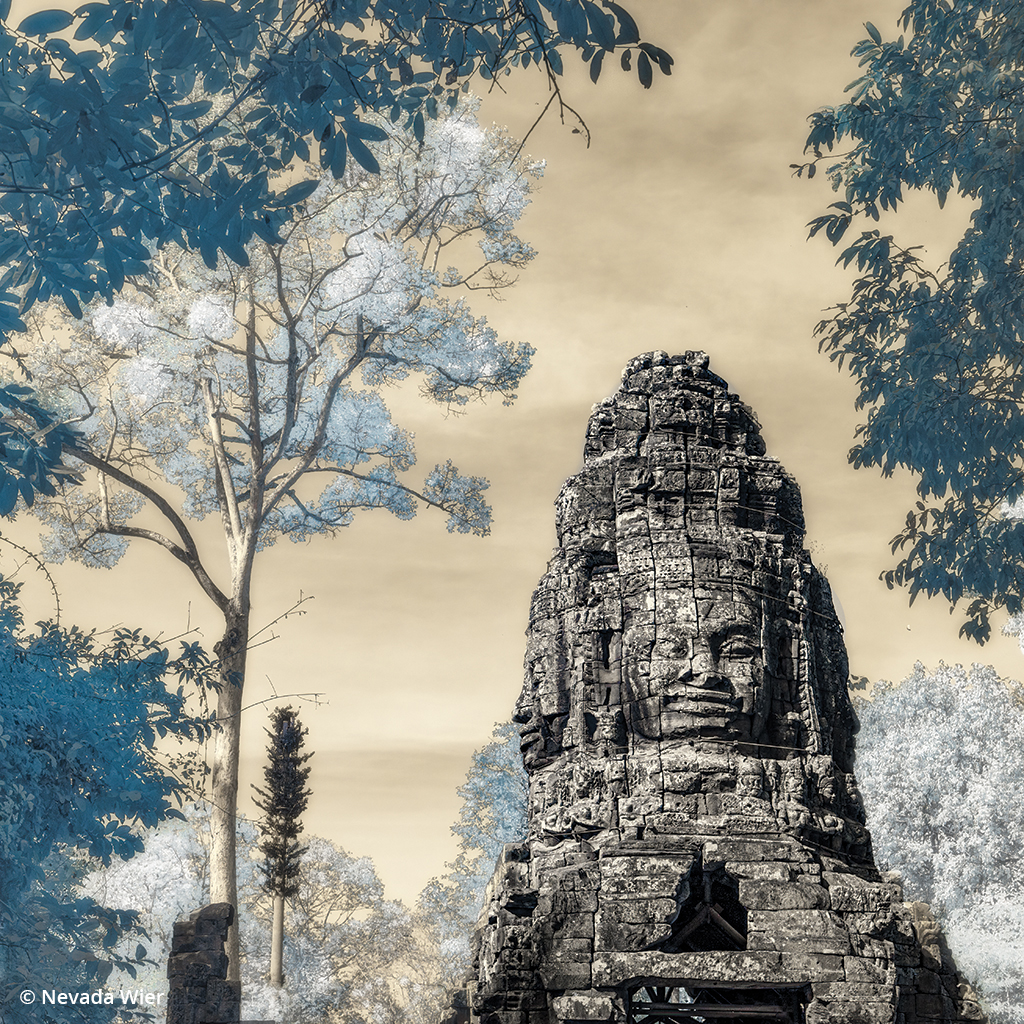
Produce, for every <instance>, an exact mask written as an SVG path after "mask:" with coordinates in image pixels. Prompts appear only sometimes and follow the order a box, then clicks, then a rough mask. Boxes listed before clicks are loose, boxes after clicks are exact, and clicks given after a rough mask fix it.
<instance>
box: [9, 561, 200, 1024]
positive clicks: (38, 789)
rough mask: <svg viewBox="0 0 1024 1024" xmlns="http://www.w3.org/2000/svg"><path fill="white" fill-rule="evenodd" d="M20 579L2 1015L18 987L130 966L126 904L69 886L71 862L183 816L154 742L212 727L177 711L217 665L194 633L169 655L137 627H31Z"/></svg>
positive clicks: (122, 851) (130, 917)
mask: <svg viewBox="0 0 1024 1024" xmlns="http://www.w3.org/2000/svg"><path fill="white" fill-rule="evenodd" d="M19 589H20V586H19V585H18V584H15V583H13V582H12V581H10V580H7V579H3V578H0V776H2V778H3V779H4V786H3V791H2V792H0V935H2V937H3V938H2V942H0V968H3V969H4V971H3V974H4V984H3V991H2V992H0V1000H3V1005H4V1015H5V1018H8V1017H9V1019H10V1020H15V1019H19V1018H18V1015H19V1013H21V1012H22V1011H23V1010H24V1012H26V1013H28V1012H29V1008H23V1007H21V1004H20V1003H19V1002H18V1001H17V999H16V998H15V999H14V1001H13V1002H11V1001H10V996H11V995H12V994H13V995H14V996H15V997H16V995H17V992H18V991H19V990H20V989H23V988H35V989H38V988H41V987H47V988H52V987H53V986H54V984H55V982H56V981H60V980H63V981H67V982H73V981H77V982H79V983H81V982H84V981H85V980H86V979H99V980H100V981H102V980H104V979H105V978H106V977H107V976H108V975H109V973H110V971H111V969H112V967H113V966H115V965H122V966H124V967H125V968H126V969H127V970H129V971H130V972H132V973H133V972H134V966H133V965H134V964H136V963H138V962H139V961H140V959H141V958H142V956H143V955H144V952H145V951H144V950H143V949H139V950H136V951H135V952H134V953H133V952H132V949H134V943H135V940H134V939H133V940H132V945H131V948H126V949H124V950H123V951H120V952H118V951H116V950H115V949H114V947H115V945H116V944H117V943H118V942H119V940H120V939H121V937H122V936H123V935H124V934H125V933H129V932H131V931H132V929H133V928H134V925H135V918H136V915H135V914H134V913H132V912H130V911H120V910H110V909H108V908H107V907H106V906H104V905H102V904H100V903H98V902H97V901H96V900H95V899H92V898H90V897H88V896H84V895H82V894H81V893H80V892H78V891H77V890H76V888H75V885H74V880H75V876H76V868H75V860H76V858H77V859H81V858H83V857H91V858H93V859H96V860H98V861H99V862H101V863H103V864H110V863H111V862H112V861H116V860H118V859H119V858H131V857H132V856H134V855H135V854H136V853H137V852H138V851H139V850H141V849H142V843H141V842H140V841H139V839H138V837H137V835H136V833H135V831H133V826H136V827H149V826H153V825H156V824H157V823H159V822H161V821H163V820H165V819H166V818H170V817H175V816H180V812H178V811H177V810H176V809H175V808H174V807H173V806H172V799H174V798H176V797H177V796H178V795H179V794H180V792H181V790H182V788H183V786H182V784H181V783H180V782H179V781H178V780H177V779H176V778H175V775H174V773H173V771H171V770H169V768H168V766H167V765H165V764H164V763H162V761H161V759H160V758H159V757H158V756H157V754H156V752H155V750H154V747H155V745H156V743H157V740H158V738H159V737H166V736H171V737H178V738H179V739H182V740H196V739H202V738H206V737H208V736H209V734H210V727H209V723H208V722H206V721H205V720H201V719H195V718H193V717H191V716H189V715H188V714H186V713H185V710H184V703H185V684H188V683H192V682H199V683H210V682H212V679H213V676H214V674H213V672H212V669H211V666H210V664H209V662H208V660H207V658H206V655H205V654H204V653H203V652H202V650H201V649H200V648H199V647H198V646H197V645H195V644H191V643H183V644H182V650H181V653H180V654H179V655H178V657H176V658H175V657H172V656H171V654H170V652H169V651H168V649H167V648H166V647H164V646H162V645H160V644H157V643H156V642H155V641H152V640H150V639H149V638H148V637H144V636H141V635H140V634H139V633H138V631H128V630H117V631H116V632H114V633H113V634H112V636H111V637H110V638H109V640H108V641H107V642H106V643H101V642H100V640H99V638H98V637H96V636H94V635H90V634H84V633H82V632H81V631H80V630H78V629H76V628H74V627H72V628H70V629H64V628H61V627H59V626H58V625H56V624H55V623H40V624H39V625H38V631H37V632H34V633H29V632H27V631H26V630H24V628H23V622H22V613H21V609H20V606H19V605H18V603H17V599H18V593H19ZM169 682H170V683H172V685H173V684H174V683H177V684H178V685H177V688H176V689H173V690H172V689H168V685H167V684H168V683H169ZM92 1009H95V1008H94V1007H93V1008H92ZM89 1010H90V1008H89V1007H85V1008H83V1010H82V1013H84V1014H85V1016H86V1017H88V1015H89ZM76 1012H77V1011H75V1010H74V1009H70V1010H68V1013H69V1014H70V1016H71V1017H74V1016H75V1013H76ZM29 1016H30V1017H31V1013H29ZM69 1019H70V1018H69Z"/></svg>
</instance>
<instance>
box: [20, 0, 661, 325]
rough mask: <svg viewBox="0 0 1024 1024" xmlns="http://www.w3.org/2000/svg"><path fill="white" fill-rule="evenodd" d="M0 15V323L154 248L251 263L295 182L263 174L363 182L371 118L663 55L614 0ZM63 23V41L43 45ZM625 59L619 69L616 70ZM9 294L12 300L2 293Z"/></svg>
mask: <svg viewBox="0 0 1024 1024" xmlns="http://www.w3.org/2000/svg"><path fill="white" fill-rule="evenodd" d="M9 12H10V0H4V2H3V3H0V217H2V220H0V267H6V268H7V269H6V271H5V272H4V273H2V274H0V291H3V290H6V293H5V294H7V298H2V297H0V329H3V330H10V329H18V330H20V329H22V327H21V323H22V321H21V316H22V315H23V314H24V313H25V312H26V311H27V310H28V309H30V308H31V307H32V305H33V304H34V303H35V302H36V301H37V300H38V301H46V300H47V299H50V298H51V297H59V298H60V299H61V300H62V301H63V302H64V303H65V304H66V306H67V308H68V309H69V310H70V311H71V312H72V313H73V314H74V315H75V316H76V317H78V316H81V315H82V314H81V307H82V304H83V303H86V302H88V301H90V300H91V299H92V298H93V297H94V296H97V295H99V296H102V297H103V298H104V299H106V300H107V301H110V300H111V299H112V297H113V295H114V294H115V293H116V292H118V291H119V290H120V289H121V288H122V287H123V285H124V282H125V279H126V277H132V276H135V275H139V274H143V273H145V272H146V271H147V270H148V269H149V268H150V267H151V265H152V257H153V254H154V252H155V251H156V250H158V249H160V248H162V247H164V246H165V245H167V244H169V243H172V242H173V243H175V244H177V245H178V246H180V247H181V248H187V249H190V250H193V251H197V252H200V253H202V255H203V258H204V260H205V261H206V263H207V265H208V266H210V267H214V266H216V264H217V259H218V254H219V253H225V254H226V255H227V256H228V257H229V258H230V259H231V260H233V261H234V262H235V263H237V264H238V265H240V266H245V265H247V262H248V257H247V254H246V247H247V246H248V245H249V244H250V243H251V242H252V241H253V240H254V239H262V240H263V241H264V242H267V243H270V244H276V243H279V242H280V240H281V235H280V233H281V231H282V230H283V228H284V226H285V224H286V223H287V222H288V220H289V217H290V211H291V208H292V207H293V206H294V205H295V204H296V203H299V202H301V200H302V199H303V198H304V196H305V195H307V194H308V192H307V191H306V189H307V187H308V186H306V185H303V184H299V185H292V186H291V187H289V188H286V189H284V190H283V191H280V192H278V191H276V188H277V185H276V184H275V176H276V175H278V174H279V173H280V172H282V171H284V170H285V169H287V168H289V167H291V166H292V163H293V160H294V159H295V158H296V157H297V158H298V159H299V160H301V161H309V160H311V159H313V158H314V157H313V155H312V152H311V151H312V150H313V149H314V148H316V149H317V154H316V157H315V158H316V159H318V160H319V165H320V167H321V168H322V169H323V170H325V171H328V170H329V171H330V172H331V174H332V175H333V176H334V177H335V178H340V177H341V176H342V175H343V174H344V172H345V169H346V167H347V166H348V161H347V158H348V156H349V155H351V156H352V158H353V159H354V161H355V162H356V163H357V164H358V165H359V166H361V167H362V168H365V169H367V170H369V171H372V172H374V173H376V171H377V170H378V160H377V158H376V156H375V155H374V153H373V151H372V149H371V146H372V145H373V144H375V143H378V142H381V141H383V140H384V138H385V135H384V133H383V131H382V129H381V128H380V127H379V126H378V125H375V124H373V123H372V122H371V121H370V120H368V119H367V117H366V116H365V115H366V114H368V113H378V114H381V115H384V116H386V117H387V118H388V119H389V120H390V122H391V123H392V124H394V125H398V126H403V127H404V128H407V129H408V130H410V131H411V132H412V133H413V135H414V136H415V138H416V140H417V141H419V142H422V141H423V138H424V135H425V126H426V123H427V121H428V120H430V119H432V118H435V117H437V116H438V114H439V112H442V111H443V110H445V109H454V107H455V105H456V102H457V99H458V96H459V94H460V92H461V91H462V90H463V89H465V88H466V87H467V86H468V84H469V82H470V80H471V79H473V78H474V77H475V76H480V77H481V78H482V79H484V80H493V79H495V78H496V77H497V76H499V75H504V74H508V73H509V72H510V71H511V69H512V68H513V67H516V66H528V65H530V64H531V63H532V64H535V65H537V66H539V67H541V68H543V69H544V70H545V71H546V73H547V74H548V76H549V81H550V82H551V84H552V85H553V87H554V88H555V89H556V90H557V76H558V75H560V74H561V73H562V57H563V54H565V53H567V52H577V53H579V54H580V55H581V56H582V57H583V59H584V60H586V61H590V62H591V76H592V77H593V78H594V79H595V81H596V79H597V77H598V75H599V74H600V68H601V59H602V58H603V57H604V56H605V55H606V54H609V53H612V52H615V51H616V50H617V49H620V48H622V47H624V46H625V47H627V48H628V47H630V46H633V45H636V44H639V46H640V49H639V51H638V56H637V72H638V74H639V77H640V80H641V82H643V84H644V85H645V87H649V86H650V85H651V80H652V77H653V76H652V61H653V62H654V63H657V64H658V65H659V67H660V68H661V70H662V71H663V72H664V73H666V74H667V73H669V71H670V68H671V64H672V58H671V57H670V56H669V55H668V54H667V53H665V52H664V51H663V50H660V49H659V48H657V47H655V46H653V45H652V44H648V43H642V42H641V39H640V34H639V30H638V29H637V26H636V24H635V22H634V21H633V19H632V17H631V16H630V15H629V13H628V12H627V11H626V10H625V9H624V8H622V7H621V6H619V5H618V4H616V3H612V2H610V0H601V3H600V4H599V3H597V2H592V0H514V2H510V0H474V2H472V3H467V2H466V0H330V2H327V3H323V2H318V0H199V2H195V0H92V2H89V3H86V4H83V5H82V6H80V7H78V8H77V9H76V10H75V11H74V12H73V13H70V12H67V11H64V10H57V9H53V10H43V11H36V12H35V13H33V14H31V15H29V16H28V17H27V18H25V19H24V20H23V21H22V22H21V23H20V24H19V25H18V26H17V27H12V26H10V25H8V24H7V20H8V15H9ZM71 28H73V29H74V32H73V39H72V40H71V41H68V40H67V39H65V38H63V37H62V36H58V35H55V33H62V32H64V31H65V30H68V29H71ZM629 53H630V50H629V49H627V50H626V51H625V55H624V61H623V63H624V66H626V67H628V66H629V60H628V55H629ZM12 292H13V293H16V297H17V301H15V296H13V295H11V294H10V293H12Z"/></svg>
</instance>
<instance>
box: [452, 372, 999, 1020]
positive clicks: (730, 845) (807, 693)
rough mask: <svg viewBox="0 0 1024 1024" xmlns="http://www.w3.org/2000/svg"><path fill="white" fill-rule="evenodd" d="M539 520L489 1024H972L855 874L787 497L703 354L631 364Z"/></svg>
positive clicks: (831, 624)
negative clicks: (523, 817) (728, 1022)
mask: <svg viewBox="0 0 1024 1024" xmlns="http://www.w3.org/2000/svg"><path fill="white" fill-rule="evenodd" d="M555 521H556V530H557V534H558V547H557V549H556V550H555V552H554V555H553V557H552V559H551V561H550V563H549V565H548V568H547V571H546V572H545V574H544V576H543V577H542V579H541V581H540V584H539V586H538V588H537V590H536V592H535V594H534V597H533V601H532V604H531V610H530V625H529V630H528V633H527V637H528V639H527V649H526V658H525V669H526V670H525V680H524V686H523V691H522V694H521V696H520V698H519V701H518V703H517V705H516V709H515V720H516V721H517V722H518V723H519V724H520V728H521V735H522V753H523V762H524V765H525V767H526V769H527V772H528V774H529V777H530V793H529V800H528V808H529V832H528V839H527V841H526V842H525V843H523V844H518V845H512V846H509V847H506V850H505V854H504V855H503V857H502V858H501V859H500V860H499V863H498V865H497V867H496V870H495V876H494V879H493V880H492V883H491V886H490V888H489V891H488V896H487V898H486V900H485V904H484V909H483V912H482V914H481V918H480V925H479V927H478V930H477V935H476V939H475V942H476V948H477V956H476V974H475V977H474V979H473V985H472V988H473V995H472V1005H473V1012H474V1014H475V1015H476V1016H478V1017H479V1018H480V1019H481V1021H482V1024H554V1022H555V1021H567V1020H598V1019H600V1020H612V1021H616V1022H618V1021H622V1022H625V1021H627V1020H628V1021H640V1020H644V1019H648V1018H649V1019H651V1020H661V1021H664V1020H666V1019H667V1020H674V1021H680V1022H681V1021H683V1020H691V1019H693V1020H696V1019H701V1018H700V1016H699V1014H698V1016H696V1017H695V1016H693V1014H695V1013H697V1010H693V1009H686V1010H684V1009H682V1008H681V1007H683V1006H684V1004H685V1006H688V1007H691V1008H692V1007H694V1006H710V1005H711V1004H712V1003H714V1004H715V1005H716V1006H730V1007H734V1008H735V1010H729V1011H722V1010H716V1011H714V1012H713V1013H712V1012H711V1011H709V1013H708V1015H706V1016H705V1018H704V1019H716V1020H724V1019H727V1018H726V1017H724V1016H723V1013H725V1014H732V1016H731V1017H729V1018H728V1019H734V1020H736V1021H741V1020H746V1019H747V1018H745V1017H744V1015H743V1013H742V1012H741V1009H740V1008H741V1007H742V1006H744V1005H746V1004H744V1003H743V1000H744V999H746V1000H747V1003H750V1004H751V1006H754V1009H753V1010H751V1011H750V1013H752V1014H753V1015H754V1016H755V1017H756V1018H757V1019H772V1020H776V1021H780V1022H781V1021H789V1022H791V1024H797V1022H798V1021H799V1022H804V1024H839V1022H844V1024H846V1022H850V1024H852V1022H854V1021H858V1022H864V1024H924V1022H926V1021H928V1022H939V1021H941V1022H943V1024H951V1022H954V1021H966V1020H977V1019H980V1016H981V1015H980V1011H979V1010H978V1008H977V1004H976V1002H975V1001H974V1000H973V998H970V997H968V996H965V995H964V993H963V991H961V989H960V988H959V987H958V982H957V978H956V974H955V968H954V967H953V966H952V962H951V960H949V958H948V956H947V957H946V958H945V959H939V960H936V959H935V958H934V957H931V958H929V955H928V952H929V951H930V950H931V949H932V947H933V945H934V943H933V941H932V940H931V937H930V935H931V933H930V932H929V933H928V935H927V936H925V932H926V931H927V926H926V925H925V924H924V922H925V917H923V916H922V912H919V911H913V910H911V909H910V908H909V906H904V904H903V903H902V897H901V893H900V891H899V887H898V885H896V884H895V883H892V882H885V881H883V880H882V879H881V877H880V876H879V875H878V872H877V870H876V868H875V865H874V861H873V857H872V852H871V840H870V834H869V832H868V830H867V829H866V827H865V814H864V808H863V805H862V802H861V798H860V794H859V792H858V790H857V785H856V780H855V778H854V765H853V752H854V747H853V742H854V735H855V733H856V730H857V721H856V716H855V714H854V711H853V708H852V705H851V703H850V700H849V696H848V693H847V679H848V676H849V667H848V663H847V656H846V650H845V646H844V644H843V638H842V628H841V626H840V624H839V620H838V618H837V616H836V613H835V609H834V607H833V603H832V597H831V591H830V589H829V585H828V582H827V581H826V580H825V578H824V577H823V576H822V575H821V574H820V573H819V572H818V570H817V569H816V568H815V567H814V565H813V564H812V562H811V559H810V556H809V554H808V553H807V552H806V551H805V550H804V546H803V542H804V521H803V512H802V508H801V502H800V492H799V489H798V488H797V485H796V483H795V482H794V481H793V479H792V478H791V477H790V476H789V475H788V474H787V473H786V472H785V470H783V468H782V467H781V465H780V464H779V463H778V461H777V460H775V459H773V458H771V457H769V456H768V455H767V454H766V450H765V445H764V442H763V441H762V439H761V436H760V430H759V426H758V423H757V419H756V417H755V416H754V414H753V412H752V411H751V410H750V409H749V408H748V407H747V406H746V405H744V404H743V403H742V402H741V401H740V400H739V399H738V398H737V396H736V395H734V394H732V393H730V392H729V391H728V387H727V385H726V383H725V381H723V380H722V379H721V378H720V377H718V376H716V375H715V374H714V373H712V372H711V371H710V370H709V369H708V358H707V356H706V355H705V354H703V353H698V352H688V353H686V354H685V355H683V356H675V357H669V356H667V355H665V354H664V353H652V354H648V355H646V356H641V357H638V358H637V359H634V360H633V361H631V362H630V364H629V366H627V368H626V371H625V373H624V375H623V381H622V386H621V387H620V389H619V390H618V391H617V392H616V394H615V395H614V396H612V397H611V398H609V399H607V400H606V401H604V402H602V403H600V404H599V405H598V406H595V408H594V412H593V414H592V416H591V419H590V423H589V426H588V429H587V437H586V442H585V446H584V465H583V469H582V470H581V472H579V473H578V474H576V475H575V476H573V477H571V478H570V479H569V480H567V481H566V483H565V486H564V487H563V488H562V491H561V493H560V495H559V498H558V500H557V502H556V515H555ZM926 939H927V941H926ZM935 948H938V947H935ZM922 972H925V973H922ZM927 972H931V973H927ZM921 978H925V981H924V982H922V984H924V985H925V987H924V988H920V989H919V988H918V981H919V979H921ZM943 993H944V994H943ZM925 994H927V998H925ZM919 997H920V998H919ZM933 997H934V998H933ZM652 1000H653V1002H652ZM687 1014H689V1016H687ZM773 1014H774V1016H772V1015H773Z"/></svg>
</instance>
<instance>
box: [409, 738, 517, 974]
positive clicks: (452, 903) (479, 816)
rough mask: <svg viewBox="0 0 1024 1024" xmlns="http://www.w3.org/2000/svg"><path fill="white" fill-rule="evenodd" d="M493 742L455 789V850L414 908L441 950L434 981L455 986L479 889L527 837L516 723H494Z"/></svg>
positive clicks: (477, 905) (464, 965)
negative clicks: (507, 851) (504, 854)
mask: <svg viewBox="0 0 1024 1024" xmlns="http://www.w3.org/2000/svg"><path fill="white" fill-rule="evenodd" d="M492 737H493V739H492V741H491V742H490V743H488V744H486V745H485V746H483V747H481V749H480V750H477V751H475V752H474V753H473V763H472V764H471V766H470V769H469V771H468V772H467V773H466V782H465V784H464V785H462V786H460V787H459V790H458V793H459V796H461V797H462V807H461V808H459V819H458V821H457V822H456V823H455V824H454V825H452V833H453V834H454V835H456V836H458V837H459V854H458V856H457V857H456V858H455V860H454V861H452V862H450V863H449V864H447V865H445V866H446V867H447V868H448V871H447V873H446V874H444V875H442V876H441V877H440V878H432V879H431V880H430V882H428V883H427V886H426V887H425V888H424V890H423V892H421V893H420V897H419V907H420V910H421V912H422V913H423V914H424V915H425V917H426V918H427V920H428V921H429V922H430V924H431V928H432V930H433V932H434V935H435V941H436V943H437V946H438V949H439V950H440V953H441V966H442V971H441V973H440V976H439V981H441V982H442V983H443V985H444V986H445V987H447V988H451V987H452V986H453V985H456V984H457V983H458V982H459V981H460V980H461V978H462V975H463V974H464V973H465V971H466V968H468V967H469V963H470V945H469V938H470V933H471V932H472V930H473V926H474V925H475V924H476V919H477V915H478V914H479V913H480V908H481V906H482V905H483V899H484V890H485V889H486V887H487V883H488V882H489V881H490V880H491V875H492V874H493V873H494V864H495V861H496V860H497V859H498V855H499V854H500V853H501V851H502V848H503V847H504V846H505V844H506V843H518V842H522V841H523V840H524V839H525V838H526V798H527V793H528V789H529V786H528V780H527V776H526V772H525V770H524V769H523V758H522V754H521V753H520V751H519V739H520V737H519V727H518V726H517V725H516V724H515V723H514V722H506V723H505V724H503V725H498V726H496V727H495V729H494V732H493V733H492Z"/></svg>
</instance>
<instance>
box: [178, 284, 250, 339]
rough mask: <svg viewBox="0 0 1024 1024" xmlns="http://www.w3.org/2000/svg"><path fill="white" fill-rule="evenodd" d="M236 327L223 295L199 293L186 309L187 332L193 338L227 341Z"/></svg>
mask: <svg viewBox="0 0 1024 1024" xmlns="http://www.w3.org/2000/svg"><path fill="white" fill-rule="evenodd" d="M237 329H238V325H237V324H236V323H235V318H234V317H233V316H232V315H231V305H230V303H229V302H228V300H227V298H226V297H225V296H219V295H210V294H206V295H200V296H199V298H197V299H196V300H195V301H194V302H193V303H192V306H191V308H190V309H189V311H188V332H189V334H190V335H192V337H194V338H208V339H209V340H210V341H227V340H228V338H230V337H231V336H232V335H233V334H234V333H235V331H236V330H237Z"/></svg>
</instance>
